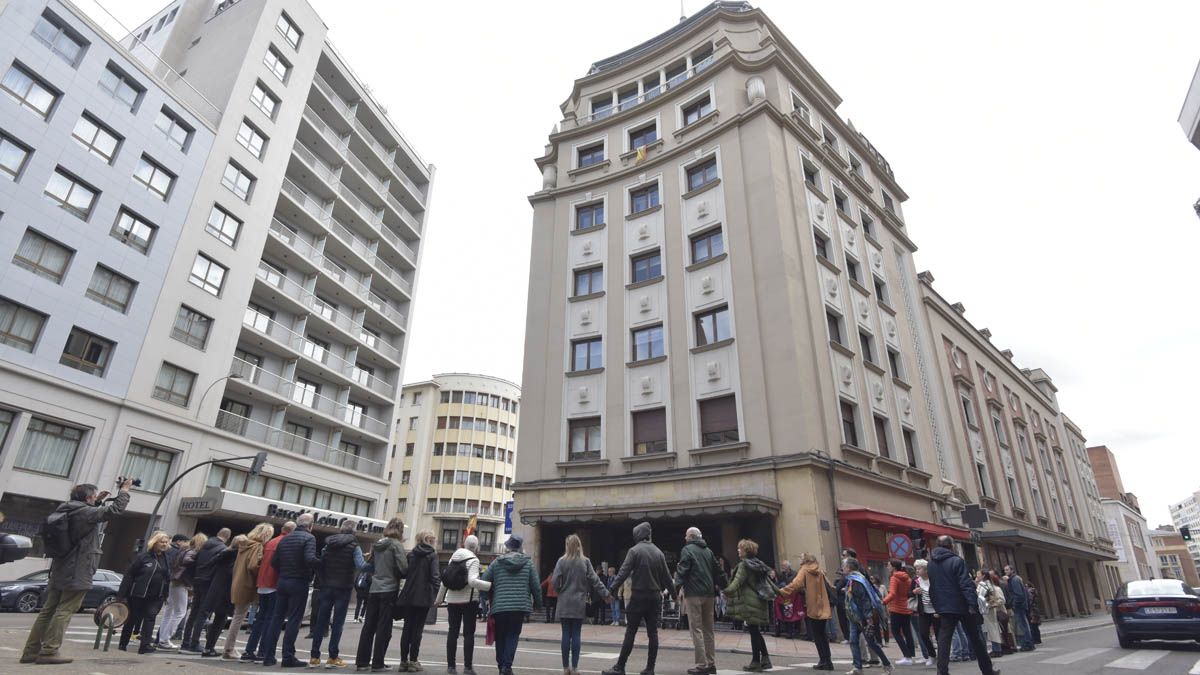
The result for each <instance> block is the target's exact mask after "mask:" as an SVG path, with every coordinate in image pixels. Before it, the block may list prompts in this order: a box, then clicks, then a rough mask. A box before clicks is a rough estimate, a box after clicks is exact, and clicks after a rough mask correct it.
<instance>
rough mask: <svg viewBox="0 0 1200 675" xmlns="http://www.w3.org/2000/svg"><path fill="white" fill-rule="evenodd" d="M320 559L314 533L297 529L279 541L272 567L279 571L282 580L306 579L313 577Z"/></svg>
mask: <svg viewBox="0 0 1200 675" xmlns="http://www.w3.org/2000/svg"><path fill="white" fill-rule="evenodd" d="M319 562H320V558H318V557H317V538H316V537H314V536H313V535H312V532H309V531H308V530H303V529H300V528H299V527H297V528H296V529H295V530H292V533H291V534H289V535H287V536H286V537H284V538H283V539H280V540H279V545H278V546H276V547H275V555H274V556H272V557H271V567H274V568H275V569H276V570H279V578H280V579H304V580H305V581H307V580H308V579H309V577H311V576H312V572H313V570H314V569H315V568H316V566H317V563H319Z"/></svg>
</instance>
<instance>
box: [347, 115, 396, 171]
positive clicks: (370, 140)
mask: <svg viewBox="0 0 1200 675" xmlns="http://www.w3.org/2000/svg"><path fill="white" fill-rule="evenodd" d="M351 125H353V127H354V129H355V131H357V132H358V134H359V135H360V136H362V139H363V142H364V143H366V144H367V145H368V146H370V147H371V149H372V150H374V151H375V154H376V155H379V158H380V159H382V160H383V161H384V163H385V164H391V163H392V151H391V150H388V149H387V148H385V147H383V143H380V142H379V141H378V140H377V139H376V138H375V134H372V133H371V131H370V130H369V129H367V128H366V127H364V126H363V125H362V122H359V121H358V120H357V119H356V120H352V121H351Z"/></svg>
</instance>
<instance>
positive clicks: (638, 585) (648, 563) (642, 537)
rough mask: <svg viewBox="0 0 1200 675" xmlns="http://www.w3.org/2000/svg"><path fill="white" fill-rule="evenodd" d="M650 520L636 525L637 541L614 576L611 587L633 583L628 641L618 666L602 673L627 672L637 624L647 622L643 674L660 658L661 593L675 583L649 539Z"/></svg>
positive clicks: (651, 671)
mask: <svg viewBox="0 0 1200 675" xmlns="http://www.w3.org/2000/svg"><path fill="white" fill-rule="evenodd" d="M650 535H651V529H650V523H638V524H637V525H636V526H634V528H633V540H634V541H635V542H637V543H636V544H634V545H633V548H631V549H629V553H627V554H626V555H625V562H623V563H621V569H620V570H619V571H618V572H617V578H616V579H613V581H612V584H611V585H610V586H611V587H612V588H620V587H621V584H624V583H625V580H626V579H629V580H630V582H631V588H630V595H629V597H628V598H626V602H625V619H626V621H627V622H628V623H627V624H626V625H625V641H624V642H623V643H622V644H621V654H620V656H618V657H617V665H615V666H613V667H612V668H610V669H608V670H605V671H604V672H603V674H602V675H625V664H626V663H627V662H628V661H629V655H630V654H632V653H633V641H634V639H636V638H637V632H638V627H639V626H641V625H642V622H643V621H644V622H645V623H646V641H647V652H646V667H645V668H644V669H643V670H642V674H641V675H654V663H655V661H657V660H658V619H659V615H661V614H662V603H663V598H662V593H663V591H664V590H666V589H670V588H671V585H672V581H671V571H670V570H669V569H667V558H666V556H664V555H663V552H662V551H661V550H660V549H659V548H658V547H657V546H655V545H654V544H652V543H651V542H650Z"/></svg>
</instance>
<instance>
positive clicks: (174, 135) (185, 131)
mask: <svg viewBox="0 0 1200 675" xmlns="http://www.w3.org/2000/svg"><path fill="white" fill-rule="evenodd" d="M154 128H155V129H158V130H159V131H160V132H162V135H163V136H165V137H166V138H167V140H168V141H170V142H171V144H172V145H174V146H176V147H178V148H179V149H180V150H184V151H186V150H187V148H188V144H190V143H191V140H192V133H193V132H194V131H195V130H194V129H192V127H190V126H189V125H187V124H185V123H184V122H183V120H181V119H179V117H178V116H177V115H176V114H175V113H173V112H171V111H170V110H169V109H167V108H163V109H161V110H159V111H158V117H157V118H155V120H154Z"/></svg>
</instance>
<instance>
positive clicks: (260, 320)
mask: <svg viewBox="0 0 1200 675" xmlns="http://www.w3.org/2000/svg"><path fill="white" fill-rule="evenodd" d="M274 319H275V313H274V312H272V311H271V310H269V309H267V308H266V307H263V306H262V305H259V304H257V303H253V302H252V303H250V304H249V305H247V306H246V313H245V314H244V315H243V316H242V323H243V324H245V325H247V326H250V327H251V328H253V329H255V330H257V331H261V332H263V333H266V332H267V330H268V329H270V327H271V322H272V321H274Z"/></svg>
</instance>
